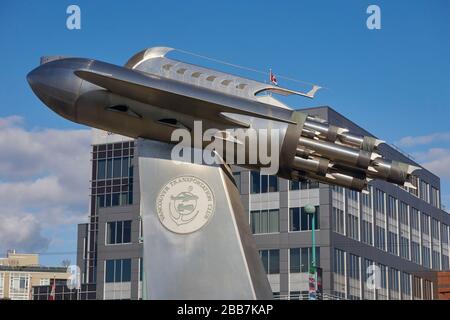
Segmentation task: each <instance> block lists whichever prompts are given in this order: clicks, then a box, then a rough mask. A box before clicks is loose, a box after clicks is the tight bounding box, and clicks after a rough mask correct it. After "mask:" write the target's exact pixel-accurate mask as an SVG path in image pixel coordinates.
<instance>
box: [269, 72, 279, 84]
mask: <svg viewBox="0 0 450 320" xmlns="http://www.w3.org/2000/svg"><path fill="white" fill-rule="evenodd" d="M269 80H270V82H271V83H272V84H274V85H276V86H277V85H278V82H277V77H275V75H274V74H273V73H272V69H270V70H269Z"/></svg>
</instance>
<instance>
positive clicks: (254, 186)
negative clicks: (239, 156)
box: [250, 171, 261, 193]
mask: <svg viewBox="0 0 450 320" xmlns="http://www.w3.org/2000/svg"><path fill="white" fill-rule="evenodd" d="M260 192H261V179H260V175H259V172H258V171H251V172H250V193H260Z"/></svg>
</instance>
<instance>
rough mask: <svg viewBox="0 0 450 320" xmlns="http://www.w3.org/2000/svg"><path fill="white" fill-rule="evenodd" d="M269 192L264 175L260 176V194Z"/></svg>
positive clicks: (266, 178)
mask: <svg viewBox="0 0 450 320" xmlns="http://www.w3.org/2000/svg"><path fill="white" fill-rule="evenodd" d="M268 190H269V179H268V176H266V175H261V193H266V192H268Z"/></svg>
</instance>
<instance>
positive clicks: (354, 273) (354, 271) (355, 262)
mask: <svg viewBox="0 0 450 320" xmlns="http://www.w3.org/2000/svg"><path fill="white" fill-rule="evenodd" d="M348 257H349V261H348V271H347V273H348V277H349V278H352V279H356V280H359V257H358V256H356V255H354V254H349V256H348Z"/></svg>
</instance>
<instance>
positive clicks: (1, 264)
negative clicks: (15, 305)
mask: <svg viewBox="0 0 450 320" xmlns="http://www.w3.org/2000/svg"><path fill="white" fill-rule="evenodd" d="M69 277H70V273H68V272H67V268H64V267H43V266H40V265H39V255H37V254H23V253H15V252H14V251H12V252H8V253H7V256H6V258H0V300H2V299H9V300H32V298H33V288H34V287H36V286H50V284H51V283H52V281H55V280H56V281H60V282H64V283H65V282H66V281H67V279H68V278H69Z"/></svg>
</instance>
